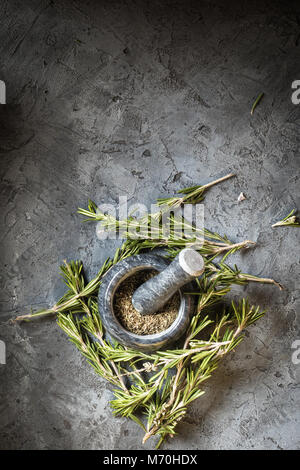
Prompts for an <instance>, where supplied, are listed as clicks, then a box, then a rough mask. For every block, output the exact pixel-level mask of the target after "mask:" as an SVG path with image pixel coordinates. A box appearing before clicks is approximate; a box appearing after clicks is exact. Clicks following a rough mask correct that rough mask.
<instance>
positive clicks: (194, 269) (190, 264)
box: [178, 248, 205, 277]
mask: <svg viewBox="0 0 300 470" xmlns="http://www.w3.org/2000/svg"><path fill="white" fill-rule="evenodd" d="M178 261H179V264H180V266H181V268H182V269H183V270H184V271H185V272H186V273H188V274H190V275H191V276H195V277H197V276H201V274H202V273H203V271H204V269H205V264H204V260H203V258H202V256H201V255H200V253H198V251H196V250H194V249H193V248H184V249H183V250H182V251H181V252H180V253H179V259H178Z"/></svg>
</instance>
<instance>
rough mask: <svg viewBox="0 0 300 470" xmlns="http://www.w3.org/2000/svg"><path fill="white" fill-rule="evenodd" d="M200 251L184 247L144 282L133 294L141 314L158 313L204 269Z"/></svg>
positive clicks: (133, 299) (133, 301) (136, 307)
mask: <svg viewBox="0 0 300 470" xmlns="http://www.w3.org/2000/svg"><path fill="white" fill-rule="evenodd" d="M204 268H205V266H204V261H203V258H202V256H201V255H200V253H198V251H196V250H194V249H192V248H184V249H183V250H182V251H181V252H180V253H179V254H178V255H177V256H176V258H174V260H173V261H172V263H171V264H170V265H169V266H168V267H167V268H166V269H164V270H163V271H162V272H160V273H159V274H157V275H156V276H154V277H152V278H151V279H149V280H148V281H146V282H145V283H144V284H142V285H141V286H140V287H138V289H137V290H136V291H135V292H134V294H133V296H132V305H133V306H134V308H135V309H136V310H137V311H138V312H139V313H140V314H141V315H149V314H151V313H156V312H157V311H158V310H159V309H160V308H162V307H163V306H164V305H165V303H166V302H167V301H168V300H169V299H170V298H171V297H172V295H173V294H175V292H176V291H177V290H178V289H180V287H182V286H184V285H185V284H187V283H188V282H189V281H191V280H192V279H194V278H195V277H199V276H201V274H202V273H203V271H204Z"/></svg>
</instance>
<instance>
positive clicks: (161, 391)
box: [16, 174, 282, 447]
mask: <svg viewBox="0 0 300 470" xmlns="http://www.w3.org/2000/svg"><path fill="white" fill-rule="evenodd" d="M232 176H233V175H232V174H230V175H227V176H225V177H224V178H220V179H219V180H216V181H214V182H212V183H209V184H207V185H204V186H194V187H192V188H186V189H184V190H181V191H180V196H179V197H176V196H174V197H172V198H165V199H160V200H158V204H159V205H162V204H163V205H164V206H168V207H178V206H180V205H181V204H184V203H187V202H188V203H193V204H196V203H197V202H199V201H200V200H202V199H203V194H204V192H205V191H206V190H207V189H208V188H209V187H211V186H213V185H214V184H216V183H219V182H221V181H224V180H225V179H228V178H230V177H232ZM78 212H79V213H80V214H82V215H84V216H85V217H86V218H87V220H94V221H101V223H102V224H103V226H104V227H105V228H107V229H110V228H111V227H114V228H115V227H117V228H118V229H119V230H120V231H122V235H123V237H124V238H126V240H125V241H124V243H123V245H122V246H121V248H118V249H117V250H116V252H115V255H114V257H113V258H108V259H107V260H106V261H105V262H104V264H103V266H102V267H101V269H100V271H99V272H98V274H97V276H96V277H95V279H93V280H91V281H90V282H88V283H86V281H85V278H84V274H83V266H82V263H81V262H79V261H71V262H70V263H67V262H65V264H64V265H63V266H62V267H61V273H62V276H63V279H64V281H65V283H66V285H67V287H68V290H67V292H66V293H65V295H64V296H63V297H62V298H61V299H60V300H59V301H58V302H57V303H56V304H55V305H54V306H53V307H52V308H50V309H47V310H42V311H39V312H36V313H32V314H31V315H23V316H20V317H17V319H16V320H31V319H33V318H38V317H42V316H45V315H52V314H54V315H56V316H57V323H58V325H59V326H60V327H61V328H62V329H63V330H64V332H65V333H66V334H67V335H68V337H69V339H70V340H71V341H72V342H73V343H74V344H75V346H76V347H77V348H78V349H79V351H80V352H81V353H82V354H83V355H84V356H85V357H86V359H87V361H88V362H89V364H91V365H92V367H93V368H94V369H95V371H96V373H97V374H99V375H100V376H101V377H103V378H104V379H106V380H108V381H109V382H110V383H111V384H113V386H114V389H113V393H114V399H113V400H112V401H111V406H112V408H113V410H114V413H115V414H118V415H121V416H124V417H127V418H130V419H132V420H133V421H135V422H136V423H137V424H138V425H139V426H141V428H142V429H143V431H144V433H145V434H144V437H143V442H145V441H146V440H147V439H148V438H150V437H151V436H158V437H159V439H158V443H157V447H159V446H160V444H161V443H162V442H163V441H164V439H165V438H166V437H168V436H171V437H173V436H174V434H175V433H176V431H175V429H176V426H177V424H178V422H179V421H180V420H181V419H182V418H183V417H184V415H185V414H186V410H187V406H188V405H189V403H191V402H192V401H194V400H196V399H197V398H199V397H200V396H201V395H203V393H204V390H203V389H202V384H203V382H204V381H205V380H207V379H208V378H209V377H210V376H211V374H212V372H213V371H214V370H215V369H216V368H217V366H218V364H219V361H220V360H221V359H222V358H223V357H224V356H225V355H226V354H228V353H229V352H230V351H232V350H233V349H235V347H236V346H237V345H238V344H239V343H240V342H241V341H242V339H243V330H244V329H245V328H246V327H247V326H249V325H251V324H252V323H254V322H256V321H257V320H258V319H259V318H261V317H262V316H263V314H264V311H261V310H260V308H259V307H254V306H253V305H249V303H248V301H247V300H246V299H241V301H240V302H239V303H238V304H236V303H234V302H232V303H231V306H230V308H227V309H225V310H223V311H221V312H220V308H217V305H216V304H217V303H218V302H219V301H220V300H221V299H222V298H223V297H224V296H225V295H226V294H228V293H229V291H230V289H231V286H232V285H233V284H239V285H241V284H245V283H247V282H250V281H254V282H262V283H268V284H274V285H277V286H278V287H279V288H280V289H281V288H282V287H281V285H280V284H279V283H277V282H276V281H274V280H273V279H268V278H259V277H256V276H253V275H250V274H246V273H242V272H241V271H240V270H239V269H238V268H237V266H235V267H234V268H232V267H230V266H229V265H228V264H227V263H226V262H225V261H226V258H227V257H228V256H229V255H230V254H232V253H234V252H236V251H237V250H240V249H242V248H247V247H249V246H250V245H251V244H253V242H251V241H250V240H245V241H242V242H240V243H232V242H231V241H230V240H229V239H228V238H227V237H226V236H220V235H219V234H217V233H213V232H211V231H209V230H206V229H204V230H203V231H202V230H199V229H196V228H193V229H192V237H187V236H186V235H184V236H183V235H181V233H182V232H181V231H179V230H177V227H179V226H180V229H182V224H184V225H185V226H186V228H191V224H190V222H188V221H186V220H184V219H183V220H182V219H181V220H178V219H175V218H173V220H172V224H173V231H172V232H171V234H169V235H168V236H165V235H164V234H163V232H162V231H161V230H159V229H158V230H157V233H156V235H155V233H154V235H155V236H154V237H153V233H151V237H150V236H149V223H150V220H151V217H156V218H159V216H158V215H157V214H150V215H148V216H144V217H143V218H141V219H139V220H138V221H137V224H138V226H139V229H138V233H139V237H135V238H134V239H132V238H130V231H128V228H127V227H128V222H129V220H124V221H117V220H116V219H113V218H112V217H111V216H109V215H106V214H104V213H101V212H100V211H99V210H97V206H96V205H95V204H94V203H93V202H92V201H89V204H88V209H79V210H78ZM130 222H131V226H132V222H134V220H133V219H130ZM203 239H204V241H203ZM197 241H199V242H201V243H200V244H199V246H201V247H200V248H199V247H198V248H197V249H198V251H199V252H200V254H201V255H202V256H203V257H204V260H205V271H204V274H203V276H202V277H201V278H200V279H198V280H197V281H196V282H197V285H198V290H197V292H195V293H194V294H195V295H196V296H197V307H196V309H195V313H194V315H193V317H192V318H191V320H190V324H189V327H188V329H187V331H186V334H185V338H184V340H183V341H182V343H180V344H177V345H176V346H174V349H172V350H165V351H156V352H154V353H151V354H146V353H143V352H141V351H138V350H134V349H130V348H127V347H124V346H122V345H121V344H118V343H116V342H111V341H109V340H107V339H106V338H105V332H104V330H103V327H102V324H101V320H100V316H99V312H98V304H97V293H98V289H99V285H100V283H101V280H102V277H103V276H104V275H105V273H106V272H107V271H108V270H109V268H110V267H111V266H113V265H114V264H116V263H117V262H119V261H121V260H122V259H124V258H126V257H128V256H132V255H134V254H137V253H140V252H141V251H143V250H149V249H153V248H164V249H165V250H166V256H168V257H170V258H173V257H175V256H176V255H177V253H178V252H179V251H180V250H181V249H182V248H184V247H186V246H190V245H191V244H193V245H194V246H197ZM202 242H203V244H202ZM217 260H218V261H217ZM213 310H214V311H215V313H217V315H214V318H213V317H212V315H211V312H212V311H213ZM90 333H91V334H92V335H93V337H94V338H96V339H97V342H92V341H91V339H90Z"/></svg>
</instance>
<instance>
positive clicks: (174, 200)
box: [157, 173, 235, 208]
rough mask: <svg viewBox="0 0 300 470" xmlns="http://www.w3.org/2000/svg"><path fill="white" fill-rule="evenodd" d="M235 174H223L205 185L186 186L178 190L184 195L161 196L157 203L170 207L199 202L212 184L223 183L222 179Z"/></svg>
mask: <svg viewBox="0 0 300 470" xmlns="http://www.w3.org/2000/svg"><path fill="white" fill-rule="evenodd" d="M233 176H235V174H234V173H229V174H228V175H226V176H223V177H222V178H218V179H217V180H215V181H212V182H211V183H207V184H204V185H203V186H201V185H198V186H191V187H190V188H184V189H180V190H179V191H178V193H179V194H183V196H182V197H176V196H174V197H169V198H168V197H166V198H159V199H157V204H158V205H159V206H164V205H167V206H168V207H172V208H175V207H180V206H181V205H182V204H197V203H199V202H200V201H202V200H203V199H204V196H203V195H204V193H205V191H207V189H209V188H211V187H212V186H214V185H216V184H218V183H221V182H222V181H225V180H227V179H229V178H232V177H233Z"/></svg>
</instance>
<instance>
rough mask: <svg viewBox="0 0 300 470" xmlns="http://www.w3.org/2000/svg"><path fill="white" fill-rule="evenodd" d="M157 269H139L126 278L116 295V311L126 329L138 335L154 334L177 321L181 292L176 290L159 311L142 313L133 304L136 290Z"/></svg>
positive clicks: (155, 272)
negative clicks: (150, 313) (149, 313)
mask: <svg viewBox="0 0 300 470" xmlns="http://www.w3.org/2000/svg"><path fill="white" fill-rule="evenodd" d="M155 274H157V271H155V270H153V269H151V270H150V269H148V270H143V271H139V272H137V273H136V274H133V275H132V276H130V277H128V278H126V279H125V280H124V281H123V282H122V283H121V284H120V286H119V288H118V289H117V291H116V293H115V296H114V306H113V307H114V313H115V315H116V318H117V319H118V321H119V322H120V323H121V325H122V326H123V327H124V328H126V330H128V331H131V333H135V334H137V335H152V334H155V333H160V332H161V331H163V330H166V329H167V328H169V326H171V325H172V323H173V322H174V321H175V319H176V317H177V315H178V310H179V307H180V294H179V292H176V293H175V294H174V295H173V296H172V297H171V299H170V300H169V301H168V302H167V303H166V305H164V307H162V308H161V309H160V310H159V311H158V312H157V313H155V314H152V315H141V314H140V313H139V312H138V311H137V310H136V309H135V308H134V307H133V305H132V302H131V298H132V295H133V293H134V292H135V290H136V289H137V288H138V287H139V286H140V285H141V284H143V283H144V282H146V281H147V280H148V279H150V278H151V277H153V276H155Z"/></svg>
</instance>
